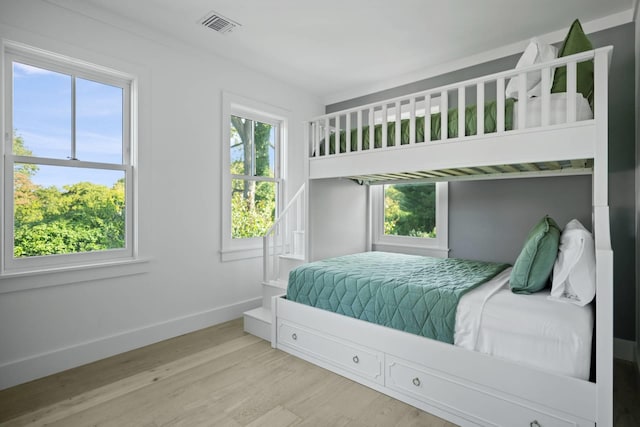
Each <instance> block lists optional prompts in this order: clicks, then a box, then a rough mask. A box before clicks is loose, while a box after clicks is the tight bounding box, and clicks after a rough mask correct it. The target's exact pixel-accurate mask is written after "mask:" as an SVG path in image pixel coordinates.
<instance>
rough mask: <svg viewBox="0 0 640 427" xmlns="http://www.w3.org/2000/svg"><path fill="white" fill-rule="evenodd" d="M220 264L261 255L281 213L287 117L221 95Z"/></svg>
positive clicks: (257, 103) (262, 106) (254, 104)
mask: <svg viewBox="0 0 640 427" xmlns="http://www.w3.org/2000/svg"><path fill="white" fill-rule="evenodd" d="M223 105H224V108H223V117H222V120H223V150H224V152H223V161H224V164H223V176H224V179H223V189H222V193H223V221H222V223H223V230H222V232H223V238H222V253H223V257H222V258H223V259H224V260H228V259H236V258H245V257H252V256H259V255H262V252H261V248H262V237H263V236H264V235H265V234H266V232H267V231H268V230H269V228H271V226H272V225H273V223H274V221H275V218H276V215H277V212H278V210H279V208H280V202H281V194H282V191H283V189H282V187H283V184H284V181H283V168H282V164H283V161H282V159H283V141H284V136H285V135H286V126H287V122H288V120H287V112H286V111H283V110H280V109H279V108H276V107H272V106H269V105H264V104H262V103H259V102H257V101H252V100H249V99H246V98H243V97H240V96H238V95H232V94H228V93H225V94H223Z"/></svg>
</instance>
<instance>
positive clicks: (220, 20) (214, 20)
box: [198, 12, 240, 34]
mask: <svg viewBox="0 0 640 427" xmlns="http://www.w3.org/2000/svg"><path fill="white" fill-rule="evenodd" d="M198 22H200V24H202V25H204V26H205V27H207V28H211V29H212V30H215V31H217V32H219V33H222V34H225V33H228V32H231V31H232V30H233V29H234V28H236V27H240V24H238V23H237V22H235V21H233V20H231V19H229V18H225V17H224V16H222V15H220V14H219V13H217V12H209V13H207V15H206V16H205V17H204V18H202V19H201V20H200V21H198Z"/></svg>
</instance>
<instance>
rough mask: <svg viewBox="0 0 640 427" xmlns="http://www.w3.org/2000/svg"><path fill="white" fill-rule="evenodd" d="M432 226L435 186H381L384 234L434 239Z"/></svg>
mask: <svg viewBox="0 0 640 427" xmlns="http://www.w3.org/2000/svg"><path fill="white" fill-rule="evenodd" d="M435 227H436V186H435V184H433V183H429V184H392V185H385V186H384V234H386V235H394V236H410V237H436V228H435Z"/></svg>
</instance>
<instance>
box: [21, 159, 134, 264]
mask: <svg viewBox="0 0 640 427" xmlns="http://www.w3.org/2000/svg"><path fill="white" fill-rule="evenodd" d="M13 176H14V229H13V231H14V257H15V258H21V257H31V256H38V255H52V254H66V253H81V252H91V251H100V250H106V249H121V248H124V247H125V174H124V172H123V171H107V170H95V169H83V168H71V167H62V166H46V165H30V164H23V163H22V164H21V163H16V164H15V167H14V174H13Z"/></svg>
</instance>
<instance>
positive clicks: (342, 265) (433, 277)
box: [287, 252, 508, 344]
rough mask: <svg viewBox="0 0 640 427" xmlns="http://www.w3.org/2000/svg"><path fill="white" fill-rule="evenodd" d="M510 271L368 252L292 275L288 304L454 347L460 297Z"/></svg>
mask: <svg viewBox="0 0 640 427" xmlns="http://www.w3.org/2000/svg"><path fill="white" fill-rule="evenodd" d="M506 267H508V265H507V264H497V263H490V262H482V261H468V260H461V259H454V258H430V257H423V256H415V255H403V254H395V253H387V252H366V253H360V254H354V255H346V256H342V257H338V258H330V259H326V260H322V261H317V262H312V263H309V264H305V265H302V266H300V267H298V268H296V269H294V270H292V271H291V272H290V274H289V285H288V288H287V299H289V300H291V301H296V302H299V303H302V304H306V305H310V306H313V307H318V308H321V309H324V310H329V311H332V312H335V313H339V314H343V315H346V316H350V317H354V318H356V319H361V320H366V321H368V322H372V323H377V324H379V325H383V326H388V327H391V328H394V329H399V330H402V331H405V332H410V333H413V334H417V335H422V336H425V337H428V338H432V339H437V340H439V341H443V342H447V343H451V344H452V343H453V336H454V332H455V316H456V308H457V306H458V301H460V298H461V297H462V296H463V295H464V294H465V293H466V292H468V291H469V290H471V289H473V288H475V287H477V286H479V285H481V284H482V283H484V282H486V281H488V280H490V279H491V278H493V277H494V276H495V275H496V274H498V273H499V272H501V271H502V270H504V269H505V268H506Z"/></svg>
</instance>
